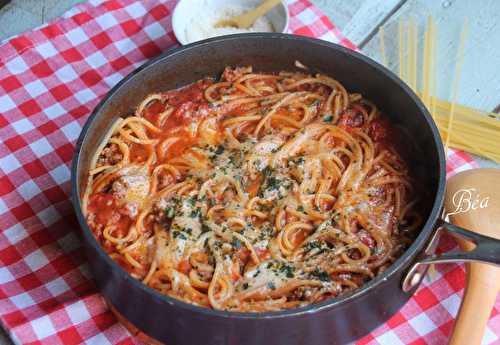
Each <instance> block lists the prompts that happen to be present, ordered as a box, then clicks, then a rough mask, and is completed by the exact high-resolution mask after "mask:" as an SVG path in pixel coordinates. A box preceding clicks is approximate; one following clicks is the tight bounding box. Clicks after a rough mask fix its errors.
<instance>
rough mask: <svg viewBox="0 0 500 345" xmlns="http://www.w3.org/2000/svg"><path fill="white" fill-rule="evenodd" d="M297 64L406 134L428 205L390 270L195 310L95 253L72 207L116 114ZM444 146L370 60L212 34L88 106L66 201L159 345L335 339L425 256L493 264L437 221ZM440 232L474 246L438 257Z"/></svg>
mask: <svg viewBox="0 0 500 345" xmlns="http://www.w3.org/2000/svg"><path fill="white" fill-rule="evenodd" d="M296 60H298V61H300V62H301V63H302V64H304V65H305V66H309V67H310V68H311V69H312V71H313V72H315V71H321V72H322V73H324V74H326V75H329V76H332V77H333V78H335V79H337V80H339V81H340V82H341V83H342V84H343V85H344V86H345V87H346V89H347V90H349V91H350V92H360V93H362V94H363V95H364V96H365V97H366V98H368V99H370V100H372V101H373V102H374V103H375V104H377V106H378V107H379V108H380V109H382V111H383V112H384V113H385V114H387V116H388V117H389V119H390V120H391V122H393V123H394V124H395V125H396V126H398V127H399V128H400V129H401V130H402V131H403V133H404V135H405V145H407V146H408V148H407V149H406V150H407V151H408V152H410V154H409V163H410V165H411V167H412V171H413V173H414V175H415V176H416V178H417V179H419V180H420V181H421V183H422V184H423V187H422V190H424V191H425V193H426V195H425V199H426V201H427V205H426V206H425V207H423V210H422V215H423V217H424V219H425V222H424V225H423V226H422V229H421V231H420V234H419V235H418V237H417V238H416V240H415V241H414V242H413V244H412V245H411V246H410V247H409V248H408V250H407V251H406V252H405V253H404V255H402V256H401V257H400V258H399V259H398V260H397V261H396V262H394V264H393V265H392V266H390V267H389V268H388V269H387V270H386V271H385V272H383V273H382V274H380V275H379V276H377V277H376V278H375V279H373V280H372V281H370V282H369V283H368V284H366V285H364V286H363V287H362V288H360V289H358V290H355V291H353V292H351V293H349V294H346V295H343V296H342V297H340V298H334V299H329V300H326V301H324V302H322V303H318V304H314V305H310V306H307V307H302V308H298V309H293V310H287V311H281V312H267V313H235V312H223V311H215V310H210V309H206V308H201V307H197V306H193V305H190V304H187V303H184V302H181V301H179V300H177V299H173V298H170V297H167V296H164V295H161V294H160V293H158V292H157V291H156V290H153V289H151V288H149V287H147V286H145V285H143V284H142V283H141V282H139V281H137V280H135V279H134V278H132V277H130V276H129V275H128V274H127V273H126V272H125V271H124V270H123V269H121V268H120V267H119V266H118V264H116V263H115V262H114V261H113V260H112V259H110V258H109V256H108V255H107V254H106V253H105V252H104V251H103V250H102V249H101V247H100V245H99V244H98V243H97V242H96V240H95V239H94V236H93V234H92V233H91V231H90V230H89V228H88V226H87V224H86V222H85V219H84V217H83V214H82V210H81V207H80V196H81V194H82V192H83V190H84V186H85V183H86V181H87V172H88V170H89V163H90V159H91V156H92V154H93V153H94V150H95V149H96V148H97V146H98V144H99V143H100V142H101V140H102V139H103V136H104V134H105V133H106V132H107V130H108V129H109V127H110V125H111V124H112V123H113V119H115V118H116V117H118V116H119V115H124V114H130V113H132V112H133V110H134V108H135V107H136V106H137V105H138V104H139V103H140V101H141V100H143V99H144V98H145V97H146V96H147V95H148V94H150V93H152V92H156V91H160V90H169V89H173V88H177V87H180V86H183V85H186V84H188V83H191V82H193V81H196V80H198V79H201V78H203V77H206V76H213V77H218V76H219V75H220V73H221V72H222V71H223V69H224V67H226V66H247V65H252V66H253V67H254V69H255V70H258V71H264V72H278V71H282V70H296V69H297V67H295V61H296ZM445 172H446V169H445V158H444V154H443V145H442V143H441V139H440V137H439V134H438V131H437V129H436V126H435V124H434V122H433V121H432V119H431V117H430V115H429V113H428V112H427V110H426V109H425V107H424V105H423V104H422V103H421V102H420V100H419V99H418V98H417V96H416V95H415V94H414V93H413V92H412V91H411V90H410V89H409V88H408V87H407V86H406V85H405V84H404V83H403V82H402V81H401V80H400V79H398V78H397V77H396V76H395V75H393V74H392V73H391V72H389V71H388V70H386V69H385V68H383V67H382V66H380V65H378V64H377V63H375V62H374V61H372V60H370V59H368V58H366V57H364V56H362V55H361V54H358V53H356V52H353V51H351V50H348V49H346V48H343V47H341V46H338V45H335V44H331V43H327V42H324V41H320V40H315V39H311V38H305V37H298V36H291V35H284V34H246V35H233V36H226V37H223V38H215V39H211V40H206V41H202V42H199V43H195V44H191V45H188V46H184V47H182V48H180V49H176V50H172V51H168V52H166V53H165V54H163V55H162V56H160V57H158V58H156V59H154V60H152V61H150V62H148V63H146V64H145V65H143V66H142V67H140V68H138V69H137V70H135V71H134V72H132V73H131V74H130V75H129V76H128V77H126V78H125V79H124V80H122V81H121V82H120V83H119V84H118V85H116V86H115V87H114V88H113V89H112V90H111V91H110V92H109V93H108V95H107V96H106V97H105V98H104V99H103V100H102V101H101V103H100V104H99V105H98V106H97V107H96V109H95V110H94V112H93V114H92V116H91V117H90V119H89V120H88V121H87V123H86V125H85V127H84V128H83V131H82V134H81V135H80V139H79V140H78V145H77V148H76V155H75V158H74V161H73V170H72V183H73V196H74V207H75V211H76V213H77V216H78V220H79V222H80V225H81V227H82V229H83V241H84V243H85V249H86V252H87V256H88V259H89V263H90V266H91V268H92V271H93V273H94V277H95V281H96V283H97V286H98V287H99V289H100V290H101V292H102V294H103V295H104V297H105V298H106V299H107V300H108V302H109V303H111V304H112V305H113V306H114V307H115V308H116V309H117V311H118V312H119V313H120V314H122V315H123V316H124V317H125V318H126V319H128V320H129V321H130V322H131V323H132V324H133V325H135V326H136V327H137V328H139V329H140V330H141V331H143V332H145V333H146V334H148V335H150V336H151V337H153V338H156V339H158V340H160V341H161V342H164V343H166V344H175V345H184V344H190V345H191V344H207V345H208V344H213V345H220V344H286V345H294V344H342V343H346V342H349V341H352V340H355V339H358V338H360V337H362V336H363V335H365V334H367V333H368V332H369V331H371V330H372V329H374V328H375V327H377V326H378V325H380V324H382V323H384V322H385V321H386V320H387V319H388V318H389V317H390V316H391V315H393V314H394V313H395V312H396V311H397V310H398V309H399V308H401V307H402V306H403V304H404V303H405V302H406V301H407V300H408V299H409V298H410V297H411V296H412V294H413V293H414V291H415V289H416V288H417V286H418V284H419V283H420V280H421V278H422V276H423V274H424V273H425V267H426V264H427V263H430V262H447V261H456V260H480V261H485V262H489V263H497V264H498V263H500V241H496V240H494V239H491V238H487V237H482V236H479V235H476V234H473V233H471V232H468V231H467V230H463V229H460V228H457V227H455V226H453V225H451V224H448V223H445V222H444V221H442V220H441V219H440V216H441V212H442V207H443V197H444V189H445ZM444 228H446V229H447V230H448V231H451V232H453V233H455V234H458V235H460V236H464V237H466V238H468V239H471V240H472V241H474V242H475V243H477V247H476V249H475V250H474V251H472V252H467V253H458V254H445V255H444V256H440V257H436V256H433V255H431V254H430V253H429V252H430V249H432V247H433V246H434V244H435V243H436V242H437V238H438V236H439V233H440V230H441V229H444Z"/></svg>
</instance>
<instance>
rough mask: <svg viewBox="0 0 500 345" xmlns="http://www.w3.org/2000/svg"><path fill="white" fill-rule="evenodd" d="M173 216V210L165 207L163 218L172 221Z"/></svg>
mask: <svg viewBox="0 0 500 345" xmlns="http://www.w3.org/2000/svg"><path fill="white" fill-rule="evenodd" d="M174 216H175V209H174V208H173V207H167V208H166V209H165V217H167V218H168V219H172V218H174Z"/></svg>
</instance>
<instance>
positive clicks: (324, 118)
mask: <svg viewBox="0 0 500 345" xmlns="http://www.w3.org/2000/svg"><path fill="white" fill-rule="evenodd" d="M323 121H324V122H332V121H333V116H332V115H325V116H323Z"/></svg>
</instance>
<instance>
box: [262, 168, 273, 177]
mask: <svg viewBox="0 0 500 345" xmlns="http://www.w3.org/2000/svg"><path fill="white" fill-rule="evenodd" d="M272 173H273V169H271V167H270V166H269V165H268V166H266V167H265V168H264V169H263V170H262V175H264V176H266V177H267V176H271V174H272Z"/></svg>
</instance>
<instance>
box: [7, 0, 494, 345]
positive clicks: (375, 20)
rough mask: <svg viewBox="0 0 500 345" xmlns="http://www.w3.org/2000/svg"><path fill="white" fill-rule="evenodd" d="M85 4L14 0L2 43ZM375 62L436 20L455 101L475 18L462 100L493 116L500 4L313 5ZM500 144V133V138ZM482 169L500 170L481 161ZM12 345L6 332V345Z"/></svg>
mask: <svg viewBox="0 0 500 345" xmlns="http://www.w3.org/2000/svg"><path fill="white" fill-rule="evenodd" d="M81 1H82V0H12V1H11V3H10V4H8V5H6V6H5V7H4V8H3V9H1V10H0V40H4V39H6V38H8V37H10V36H12V35H15V34H18V33H20V32H23V31H25V30H28V29H31V28H33V27H36V26H39V25H41V24H43V23H45V22H47V21H50V20H51V19H53V18H55V17H57V16H59V15H60V14H61V13H63V12H64V11H66V10H67V9H69V8H71V7H72V6H73V5H75V4H77V3H79V2H81ZM311 1H312V2H313V3H314V4H316V5H317V6H318V7H319V8H321V9H322V10H323V11H324V12H325V13H327V14H328V16H329V17H330V18H331V19H332V21H333V22H334V23H335V24H336V25H337V27H338V28H339V29H341V30H342V31H343V33H344V34H345V35H346V36H347V37H348V38H349V39H350V40H351V41H352V42H353V43H354V44H356V45H358V46H359V47H360V48H362V50H363V51H364V52H365V53H366V54H367V55H368V56H370V57H372V58H374V59H376V60H379V59H380V55H379V45H378V39H377V37H376V34H377V32H378V29H379V27H380V26H381V25H384V29H385V31H386V51H387V55H388V61H389V65H390V66H395V64H396V62H397V52H398V49H397V47H398V41H397V39H398V38H397V37H398V36H397V22H398V20H399V18H401V17H402V18H404V19H409V18H414V19H415V20H416V21H417V22H418V23H419V24H420V26H421V27H422V25H423V24H424V23H425V21H426V19H427V17H428V16H429V15H432V16H433V18H434V19H435V21H436V24H437V27H438V66H439V68H440V70H439V75H438V82H437V84H438V96H439V97H440V98H443V99H450V89H451V75H452V71H453V66H454V65H455V64H454V62H455V61H454V60H455V56H456V50H457V47H458V36H459V32H460V29H461V26H462V23H463V21H464V19H465V18H466V17H468V19H469V27H470V30H469V38H468V40H467V46H466V51H465V55H464V68H463V71H462V78H461V80H462V82H461V84H460V88H459V89H460V91H459V95H458V101H459V102H460V103H462V104H465V105H468V106H471V107H475V108H478V109H482V110H488V111H492V110H494V109H495V108H497V107H498V106H499V105H500V73H499V72H500V71H499V68H500V20H499V19H498V18H499V16H500V1H499V0H474V1H469V0H311ZM420 39H422V35H420ZM499 140H500V133H499ZM479 161H480V164H481V165H482V166H490V167H497V168H499V167H500V165H498V164H495V163H493V162H491V161H488V160H484V159H479ZM4 344H11V342H10V340H9V339H8V338H7V337H6V336H5V335H4V334H2V331H1V328H0V345H4Z"/></svg>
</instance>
